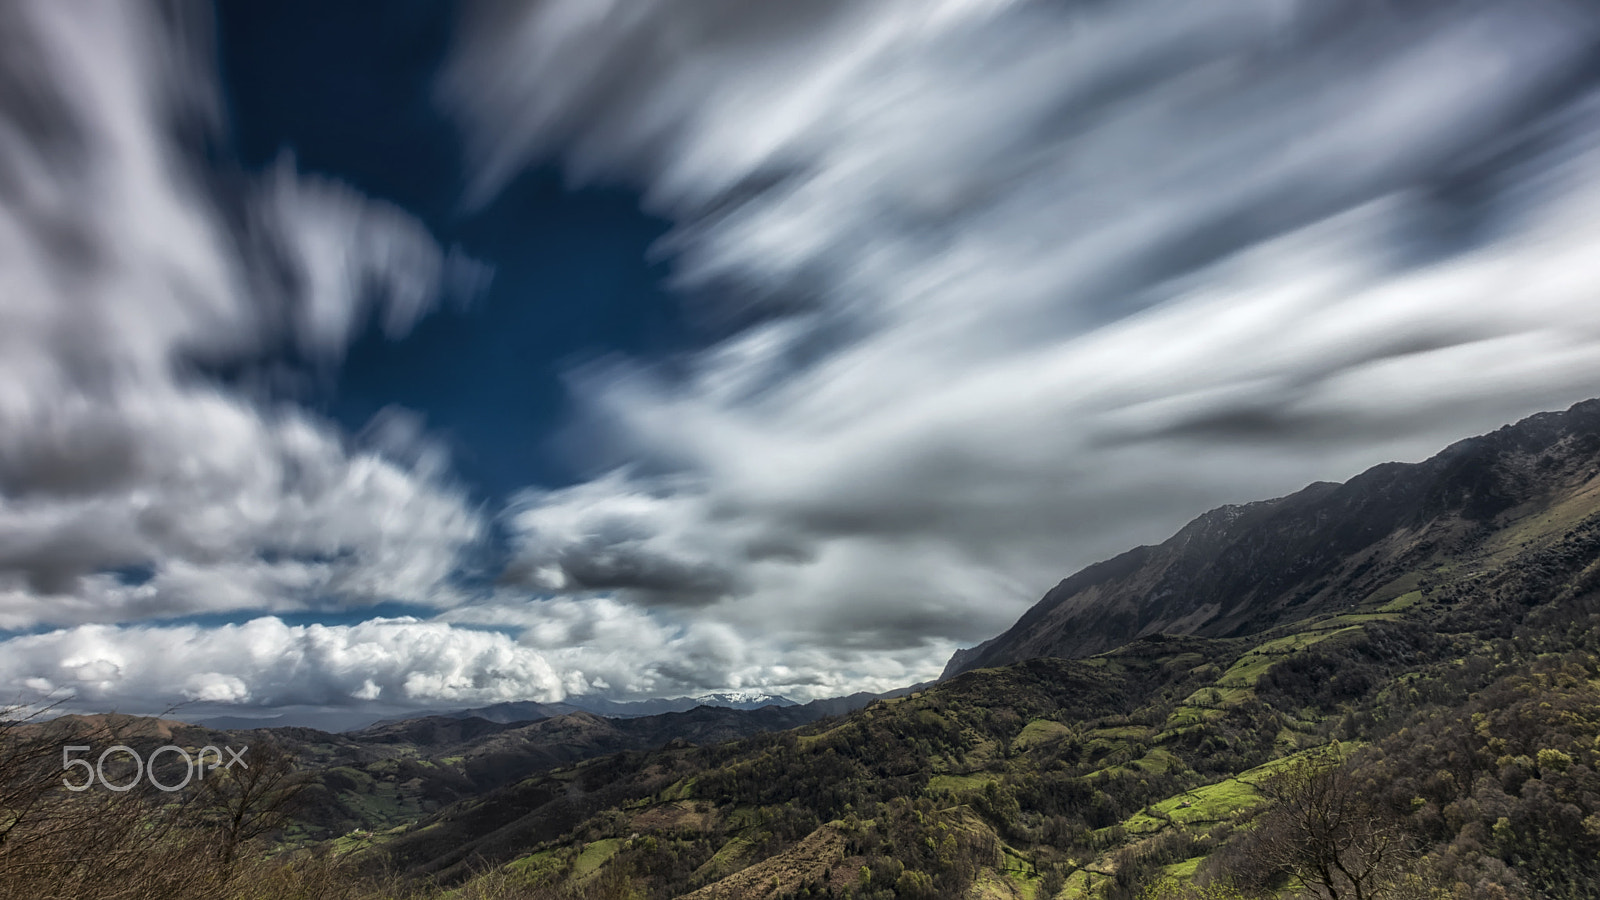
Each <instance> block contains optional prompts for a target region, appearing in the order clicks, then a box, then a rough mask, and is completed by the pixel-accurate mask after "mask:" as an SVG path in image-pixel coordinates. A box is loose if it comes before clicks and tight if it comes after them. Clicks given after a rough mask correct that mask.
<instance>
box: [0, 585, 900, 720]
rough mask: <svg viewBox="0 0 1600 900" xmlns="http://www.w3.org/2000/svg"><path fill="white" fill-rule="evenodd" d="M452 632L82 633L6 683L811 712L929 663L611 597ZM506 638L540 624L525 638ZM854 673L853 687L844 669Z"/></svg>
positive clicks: (3, 655) (253, 625) (111, 702)
mask: <svg viewBox="0 0 1600 900" xmlns="http://www.w3.org/2000/svg"><path fill="white" fill-rule="evenodd" d="M447 615H448V618H449V619H450V620H451V621H445V620H434V621H420V620H417V619H415V618H377V619H371V620H368V621H365V622H361V623H359V624H355V625H288V624H285V623H284V622H283V621H281V620H280V619H277V618H274V617H262V618H257V619H253V620H251V621H248V622H244V623H242V624H238V625H222V626H216V627H202V626H197V625H79V626H75V627H72V628H68V629H61V630H57V631H51V632H46V633H42V634H33V635H23V636H18V637H12V638H9V639H7V640H4V641H0V682H3V683H6V684H13V685H22V686H25V687H26V688H27V690H28V691H29V697H30V699H34V698H49V699H55V700H59V701H62V702H64V703H66V704H67V705H68V706H70V707H71V708H82V709H106V708H115V709H120V710H124V711H139V712H158V711H160V710H162V709H164V708H166V707H167V706H169V705H172V704H178V703H194V704H200V705H201V706H202V707H203V708H205V709H208V710H212V711H215V710H216V709H217V708H218V706H234V707H249V708H276V707H307V706H309V707H323V708H339V707H355V706H361V705H363V704H368V703H374V702H376V703H382V704H386V705H387V706H389V707H390V708H400V709H405V708H412V709H415V708H419V707H420V708H460V707H462V706H472V705H481V704H488V703H496V702H501V701H508V700H530V699H531V700H538V701H543V702H554V701H559V700H562V699H564V698H569V697H572V696H574V695H581V694H592V693H598V692H602V691H603V692H604V693H606V694H608V695H610V696H622V697H643V696H681V695H684V694H697V693H701V692H704V691H707V690H711V689H715V688H721V687H728V686H732V687H748V688H760V689H765V690H769V691H773V692H780V691H781V692H785V693H788V694H792V695H795V696H797V697H799V698H802V699H804V698H809V697H817V696H835V695H838V694H841V693H846V692H848V690H847V689H853V687H852V686H854V685H861V684H867V685H872V686H875V687H877V688H878V689H880V690H886V689H888V688H890V687H894V686H898V685H901V684H904V683H906V682H907V681H908V680H909V679H908V673H909V672H911V671H913V670H914V669H915V668H916V664H915V663H914V662H911V661H909V660H907V659H900V658H895V657H893V656H885V655H883V654H875V653H850V652H846V653H836V654H825V653H822V652H819V651H816V650H811V649H784V648H782V647H780V646H779V645H777V644H774V643H772V642H761V643H755V644H752V643H751V642H749V641H747V640H745V639H744V638H743V637H742V636H740V635H738V634H736V633H735V632H734V630H733V629H732V628H730V627H728V626H723V625H716V624H712V623H704V622H701V623H694V624H690V625H676V626H675V625H667V624H663V623H662V622H661V621H660V620H659V619H657V618H655V617H652V616H649V615H647V614H645V613H643V612H641V611H639V610H637V609H634V608H632V607H630V606H628V605H626V604H622V603H618V602H616V601H612V600H608V599H604V598H595V599H588V600H556V601H548V602H546V603H542V604H539V605H537V606H531V607H530V606H527V605H525V604H515V603H508V604H503V605H494V606H477V607H463V608H459V609H456V610H453V611H451V612H450V613H448V614H447ZM491 623H492V624H494V625H496V626H502V627H504V626H508V625H513V624H516V625H524V626H528V627H527V629H526V630H525V631H524V632H523V634H522V636H521V638H520V639H518V638H513V637H511V636H508V635H507V634H506V633H504V632H503V631H501V630H486V629H485V628H484V627H483V626H484V625H487V624H491ZM839 664H843V665H844V666H845V667H847V668H848V669H849V670H850V671H851V674H850V675H849V676H844V675H843V674H842V673H838V672H837V670H836V669H834V668H831V667H832V666H837V665H839Z"/></svg>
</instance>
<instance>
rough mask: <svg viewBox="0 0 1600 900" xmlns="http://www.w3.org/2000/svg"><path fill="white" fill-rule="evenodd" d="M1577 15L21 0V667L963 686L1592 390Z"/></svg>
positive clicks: (681, 686)
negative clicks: (1012, 630)
mask: <svg viewBox="0 0 1600 900" xmlns="http://www.w3.org/2000/svg"><path fill="white" fill-rule="evenodd" d="M1596 247H1600V8H1596V7H1594V6H1593V4H1591V3H1589V2H1587V0H1213V2H1208V3H1202V4H1196V3H1191V2H1181V0H1094V2H1089V0H1077V2H1066V0H1062V2H1051V0H811V2H806V3H783V4H779V3H772V4H757V3H749V2H744V0H675V2H670V3H669V2H664V0H663V2H653V0H543V2H537V3H520V2H517V3H512V2H507V3H466V4H451V3H436V2H420V0H397V2H387V3H379V2H366V0H363V2H346V0H340V2H332V3H330V2H316V3H314V2H309V0H285V2H279V3H272V4H249V3H242V2H238V3H235V2H224V3H221V4H219V5H218V6H216V7H211V6H207V5H204V4H200V3H181V4H144V3H138V2H127V3H123V2H109V0H104V2H92V0H22V2H17V3H9V4H5V5H4V6H3V7H0V694H4V695H7V696H14V697H17V698H18V699H20V700H22V701H24V702H33V701H34V700H39V699H46V700H50V699H53V700H56V701H59V702H61V703H63V704H64V705H65V706H67V707H69V708H75V709H84V710H99V709H117V710H120V711H124V712H159V711H162V710H167V709H173V708H177V709H178V710H179V711H180V713H182V714H190V713H199V712H208V713H216V712H218V711H230V712H250V713H261V714H271V713H273V712H274V711H280V712H281V711H283V710H288V709H293V710H383V711H390V712H392V711H396V710H399V711H426V710H428V709H441V708H459V707H463V706H477V705H483V704H486V703H493V702H497V701H504V700H540V701H557V700H563V699H572V698H575V697H583V696H598V697H606V698H611V699H640V698H647V697H662V696H680V695H685V694H690V695H692V694H699V693H704V692H710V691H721V690H761V691H767V692H770V693H773V694H782V695H784V696H788V697H792V698H795V699H798V700H805V699H810V698H815V697H827V696H837V695H841V694H846V693H850V692H853V691H856V690H873V691H881V690H886V689H889V688H893V687H898V686H901V685H905V684H909V683H913V682H917V681H921V680H926V679H929V678H932V677H936V676H937V674H938V673H939V671H940V669H941V668H942V667H943V665H944V663H945V661H946V660H947V659H948V657H949V655H950V653H951V652H952V651H953V650H954V649H955V648H957V647H963V646H970V645H972V644H974V643H976V642H978V641H981V640H983V639H985V638H987V637H990V636H993V635H994V634H996V633H998V632H1000V631H1002V630H1004V629H1005V628H1006V627H1008V626H1009V625H1010V624H1011V623H1012V622H1013V621H1014V620H1015V619H1016V617H1017V616H1018V615H1020V614H1021V612H1023V611H1024V610H1025V609H1027V608H1028V606H1029V605H1031V604H1032V602H1034V601H1035V600H1037V599H1038V598H1039V597H1040V596H1041V595H1042V594H1043V593H1044V592H1045V591H1046V590H1047V589H1048V588H1049V587H1051V586H1052V585H1053V584H1054V583H1055V582H1056V581H1058V580H1059V579H1061V578H1063V577H1065V576H1066V575H1068V574H1070V573H1071V572H1073V571H1075V570H1076V569H1078V568H1080V567H1082V566H1083V565H1086V564H1089V563H1091V562H1094V561H1097V560H1099V559H1103V558H1106V557H1108V556H1111V555H1114V554H1116V553H1118V552H1121V551H1123V550H1125V549H1128V548H1130V547H1132V546H1134V545H1137V544H1140V543H1153V542H1158V541H1160V540H1162V539H1164V538H1165V537H1167V536H1168V535H1170V534H1171V533H1172V532H1174V531H1175V530H1177V529H1178V528H1179V527H1180V526H1181V525H1182V524H1183V523H1184V522H1186V521H1187V520H1189V519H1190V518H1192V517H1194V516H1196V515H1198V514H1199V513H1201V512H1204V511H1205V510H1207V509H1209V508H1212V507H1214V506H1217V505H1220V504H1223V503H1235V502H1244V501H1249V500H1253V499H1261V498H1266V497H1271V496H1277V495H1281V494H1284V493H1288V492H1290V491H1293V490H1295V489H1297V488H1299V487H1301V486H1303V485H1304V484H1306V483H1308V482H1311V481H1317V480H1343V479H1346V478H1348V477H1350V476H1351V475H1353V474H1356V473H1357V472H1359V471H1361V470H1363V469H1365V468H1366V467H1368V466H1371V465H1374V464H1377V463H1380V462H1385V461H1389V460H1417V459H1422V458H1425V457H1427V456H1429V455H1431V454H1432V453H1433V452H1435V451H1436V450H1438V449H1440V448H1442V447H1443V446H1445V445H1446V444H1448V443H1450V442H1452V441H1454V440H1458V439H1460V438H1463V437H1466V436H1469V435H1472V434H1476V433H1481V432H1484V431H1488V430H1492V429H1493V428H1495V427H1498V426H1499V425H1502V424H1504V423H1506V422H1509V421H1513V420H1515V419H1517V418H1520V417H1522V416H1525V415H1528V414H1531V413H1533V412H1536V411H1540V410H1546V409H1556V408H1562V407H1565V406H1567V405H1570V404H1571V403H1574V402H1576V401H1578V400H1582V399H1586V398H1589V397H1592V396H1597V395H1600V252H1597V251H1596V249H1595V248H1596Z"/></svg>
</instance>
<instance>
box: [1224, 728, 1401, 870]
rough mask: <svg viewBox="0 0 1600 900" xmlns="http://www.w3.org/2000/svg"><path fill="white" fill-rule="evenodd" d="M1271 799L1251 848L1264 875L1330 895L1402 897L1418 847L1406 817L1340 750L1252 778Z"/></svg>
mask: <svg viewBox="0 0 1600 900" xmlns="http://www.w3.org/2000/svg"><path fill="white" fill-rule="evenodd" d="M1252 786H1253V787H1254V788H1255V789H1256V790H1257V791H1259V792H1260V793H1261V794H1262V795H1263V796H1264V797H1266V798H1267V799H1268V801H1270V803H1271V805H1270V806H1269V807H1268V808H1267V810H1266V812H1264V813H1263V814H1262V815H1261V817H1260V818H1259V819H1258V826H1257V828H1256V831H1255V833H1254V835H1253V841H1252V846H1251V848H1250V850H1251V853H1250V854H1248V856H1250V857H1252V858H1253V866H1254V868H1255V871H1254V872H1247V873H1244V874H1246V875H1247V877H1248V876H1254V877H1255V879H1256V880H1257V881H1258V882H1264V881H1270V880H1273V879H1275V878H1280V877H1287V878H1288V879H1289V880H1290V881H1292V882H1294V883H1295V884H1297V885H1298V886H1299V887H1301V888H1302V889H1304V890H1306V891H1309V892H1311V893H1312V894H1314V895H1316V896H1320V897H1324V898H1326V900H1382V898H1386V897H1392V896H1395V894H1396V891H1397V890H1398V887H1399V885H1400V884H1401V883H1402V882H1404V880H1405V879H1404V875H1405V870H1406V868H1407V864H1408V863H1411V862H1414V861H1415V859H1416V854H1415V853H1414V851H1413V849H1412V847H1411V842H1410V840H1409V839H1408V835H1407V834H1406V832H1405V830H1404V828H1403V827H1402V825H1401V823H1400V821H1399V820H1398V819H1397V818H1396V817H1394V816H1393V815H1390V814H1388V812H1387V811H1386V810H1384V809H1382V808H1381V807H1380V806H1379V805H1378V804H1377V803H1376V802H1375V801H1374V799H1373V797H1372V794H1371V792H1370V791H1368V790H1365V789H1364V787H1365V786H1364V785H1363V784H1362V783H1361V781H1360V780H1359V779H1358V778H1356V777H1355V773H1354V769H1353V768H1352V767H1351V766H1350V765H1349V764H1347V763H1344V762H1341V761H1340V760H1339V758H1338V757H1337V755H1335V753H1323V754H1319V755H1314V756H1310V757H1307V758H1305V759H1302V760H1300V761H1298V762H1296V763H1293V764H1291V765H1289V766H1287V767H1285V768H1282V769H1279V770H1278V771H1277V772H1275V773H1273V774H1272V775H1270V776H1268V777H1267V778H1265V779H1262V780H1261V781H1260V782H1258V783H1255V784H1253V785H1252Z"/></svg>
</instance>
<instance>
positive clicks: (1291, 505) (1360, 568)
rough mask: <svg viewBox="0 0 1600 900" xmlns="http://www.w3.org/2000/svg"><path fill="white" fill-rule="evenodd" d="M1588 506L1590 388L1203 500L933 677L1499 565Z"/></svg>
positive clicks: (1595, 491)
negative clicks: (1511, 417)
mask: <svg viewBox="0 0 1600 900" xmlns="http://www.w3.org/2000/svg"><path fill="white" fill-rule="evenodd" d="M1596 511H1600V401H1588V402H1585V403H1580V404H1578V405H1576V406H1574V407H1572V408H1571V409H1569V410H1567V411H1565V412H1561V413H1544V414H1540V415H1536V416H1533V417H1530V418H1528V419H1525V420H1523V421H1521V422H1518V423H1517V424H1515V425H1508V426H1506V427H1504V428H1501V429H1500V430H1498V431H1496V432H1493V433H1492V434H1487V435H1484V436H1482V437H1477V438H1471V439H1468V440H1464V441H1461V442H1459V443H1456V444H1454V445H1452V446H1450V447H1448V448H1446V449H1445V450H1444V451H1443V452H1441V453H1439V454H1438V455H1437V456H1434V457H1433V458H1431V459H1429V460H1427V461H1425V462H1421V463H1416V464H1401V463H1389V464H1386V465H1381V466H1376V467H1374V468H1372V469H1370V470H1368V471H1366V472H1364V473H1362V474H1361V475H1358V476H1356V477H1355V478H1352V479H1350V480H1349V481H1348V482H1346V483H1344V484H1331V483H1319V484H1313V485H1311V486H1309V487H1307V488H1305V489H1304V490H1301V491H1299V492H1298V493H1295V494H1291V495H1289V496H1287V497H1280V498H1277V499H1275V500H1264V501H1261V502H1257V503H1248V504H1244V505H1241V506H1224V507H1222V508H1220V509H1215V510H1212V511H1211V512H1208V513H1206V514H1205V515H1203V516H1200V517H1199V518H1198V519H1195V520H1194V521H1193V522H1191V523H1189V524H1188V525H1186V526H1185V527H1184V528H1183V529H1181V530H1180V531H1179V532H1178V533H1177V534H1175V535H1173V536H1172V537H1171V538H1170V539H1168V540H1167V541H1165V542H1164V543H1162V544H1159V545H1157V546H1154V547H1138V548H1136V549H1134V550H1130V551H1128V552H1127V553H1124V554H1122V555H1120V556H1117V557H1115V558H1113V559H1110V560H1107V561H1105V562H1102V563H1098V564H1096V565H1092V566H1089V567H1088V568H1086V569H1083V570H1082V571H1080V572H1078V573H1076V574H1074V575H1072V576H1071V577H1069V578H1067V579H1065V580H1063V581H1062V582H1061V583H1060V584H1058V585H1057V586H1056V587H1055V588H1054V589H1052V590H1051V591H1050V592H1049V593H1048V594H1046V595H1045V596H1044V598H1043V599H1042V600H1040V601H1039V603H1038V604H1036V605H1035V606H1034V607H1033V608H1032V609H1030V610H1028V612H1027V613H1025V614H1024V615H1023V616H1022V617H1021V619H1019V620H1018V621H1017V623H1016V624H1015V625H1014V626H1012V627H1011V628H1010V629H1009V630H1007V631H1006V632H1005V633H1004V634H1001V635H999V636H998V637H996V638H993V639H992V640H989V641H987V642H985V643H983V644H981V645H979V646H977V647H974V648H972V649H970V650H962V651H959V652H958V653H956V655H955V656H954V657H953V658H952V659H951V660H950V663H949V665H948V666H947V667H946V668H945V672H944V677H946V678H948V677H950V676H953V675H957V674H960V673H961V672H965V671H969V670H971V669H976V668H983V667H986V666H997V665H1005V664H1008V663H1013V662H1018V661H1020V660H1024V659H1031V658H1034V657H1039V656H1061V657H1082V656H1090V655H1093V654H1095V653H1099V652H1102V651H1105V650H1109V649H1111V648H1113V647H1116V646H1118V645H1120V644H1123V643H1126V642H1128V641H1130V640H1134V639H1135V638H1138V637H1141V636H1143V635H1147V634H1154V633H1158V632H1164V633H1173V634H1196V635H1204V636H1208V637H1229V636H1237V635H1245V634H1253V633H1257V632H1261V631H1263V630H1265V629H1267V628H1271V627H1274V626H1276V625H1281V624H1284V623H1288V622H1294V621H1298V620H1301V619H1305V618H1307V617H1311V616H1316V615H1326V614H1334V613H1339V612H1343V611H1346V610H1349V609H1352V608H1354V607H1356V606H1358V605H1362V604H1365V603H1368V602H1369V601H1379V600H1388V599H1392V598H1394V597H1396V596H1399V595H1401V594H1403V593H1406V592H1407V591H1409V590H1412V589H1414V588H1416V587H1418V586H1420V585H1422V584H1423V583H1424V582H1425V581H1427V580H1429V579H1430V578H1433V579H1437V578H1439V577H1440V576H1442V575H1445V574H1447V573H1459V572H1460V571H1462V570H1463V569H1471V568H1473V567H1481V566H1490V565H1494V564H1496V563H1499V562H1503V561H1504V560H1505V559H1507V557H1508V554H1510V553H1512V552H1514V551H1515V550H1517V549H1518V548H1520V547H1522V546H1525V545H1528V544H1529V543H1536V542H1541V541H1548V540H1553V539H1555V538H1557V537H1559V536H1560V534H1561V533H1562V532H1563V531H1564V529H1565V528H1567V527H1569V526H1571V525H1572V524H1574V523H1575V522H1577V521H1579V520H1581V519H1582V518H1584V517H1585V516H1587V515H1590V514H1592V513H1594V512H1596ZM1425 573H1426V574H1425Z"/></svg>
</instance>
